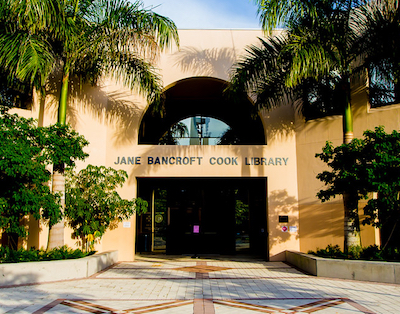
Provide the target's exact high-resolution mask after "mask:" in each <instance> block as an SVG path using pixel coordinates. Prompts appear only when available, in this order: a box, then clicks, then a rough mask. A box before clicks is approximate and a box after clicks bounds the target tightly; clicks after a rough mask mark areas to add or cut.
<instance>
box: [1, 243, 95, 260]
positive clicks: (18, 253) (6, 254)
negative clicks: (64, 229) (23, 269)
mask: <svg viewBox="0 0 400 314" xmlns="http://www.w3.org/2000/svg"><path fill="white" fill-rule="evenodd" d="M93 253H94V252H90V253H84V252H82V251H81V250H79V249H75V250H73V249H71V248H69V247H67V246H62V247H59V248H54V249H52V250H51V251H46V250H44V249H41V250H36V249H34V248H31V249H29V250H25V249H23V248H20V249H18V250H12V249H10V248H9V247H4V246H3V247H0V263H19V262H35V261H51V260H62V259H75V258H82V257H85V256H88V255H91V254H93Z"/></svg>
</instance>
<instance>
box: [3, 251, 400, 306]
mask: <svg viewBox="0 0 400 314" xmlns="http://www.w3.org/2000/svg"><path fill="white" fill-rule="evenodd" d="M60 271H62V270H60ZM3 313H21V314H25V313H35V314H44V313H46V314H55V313H60V314H64V313H66V314H68V313H99V314H100V313H124V314H125V313H132V314H139V313H140V314H142V313H143V314H144V313H154V314H188V313H194V314H200V313H201V314H228V313H229V314H255V313H400V285H390V284H379V283H368V282H356V281H349V280H337V279H328V278H318V277H313V276H309V275H306V274H303V273H302V272H300V271H298V270H296V269H294V268H292V267H290V266H288V265H286V264H285V263H282V262H265V261H263V260H257V259H253V258H241V257H215V256H214V257H210V258H200V259H191V258H190V257H184V256H183V257H182V256H181V257H170V256H138V257H137V259H136V261H135V262H126V263H119V264H117V265H114V266H113V267H111V268H109V269H107V270H105V271H103V272H100V273H97V274H96V275H94V276H92V277H90V278H88V279H81V280H70V281H59V282H51V283H44V284H38V285H21V286H15V287H0V314H3Z"/></svg>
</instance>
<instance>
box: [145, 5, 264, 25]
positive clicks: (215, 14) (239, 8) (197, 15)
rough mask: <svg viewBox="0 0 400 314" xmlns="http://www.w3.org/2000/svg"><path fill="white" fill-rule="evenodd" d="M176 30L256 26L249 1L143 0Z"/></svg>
mask: <svg viewBox="0 0 400 314" xmlns="http://www.w3.org/2000/svg"><path fill="white" fill-rule="evenodd" d="M142 2H143V4H144V6H145V7H146V8H153V11H155V12H157V13H159V14H161V15H164V16H167V17H169V18H171V19H172V20H173V21H174V22H175V24H176V25H177V26H178V28H179V29H221V28H222V29H259V28H260V26H259V22H258V17H257V6H256V5H254V3H253V1H252V0H143V1H142Z"/></svg>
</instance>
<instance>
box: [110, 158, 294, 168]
mask: <svg viewBox="0 0 400 314" xmlns="http://www.w3.org/2000/svg"><path fill="white" fill-rule="evenodd" d="M288 161H289V157H286V158H285V157H244V158H243V159H241V158H240V157H210V158H203V157H193V156H192V157H188V156H184V157H181V156H168V157H167V156H161V157H160V156H146V157H143V156H137V157H128V156H119V157H117V158H116V160H115V161H114V164H116V165H176V166H187V165H199V166H200V165H203V164H210V165H212V166H214V165H216V166H218V165H219V166H221V165H230V166H239V165H243V164H244V165H247V166H250V165H254V166H287V164H288Z"/></svg>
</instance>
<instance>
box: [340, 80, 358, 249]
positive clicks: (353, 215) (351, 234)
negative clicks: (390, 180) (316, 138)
mask: <svg viewBox="0 0 400 314" xmlns="http://www.w3.org/2000/svg"><path fill="white" fill-rule="evenodd" d="M345 90H346V98H345V108H344V112H343V143H344V144H349V143H350V142H351V141H352V140H353V138H354V133H353V112H352V110H351V100H350V83H349V82H347V83H346V87H345ZM343 205H344V251H345V252H346V253H347V252H348V250H349V248H350V247H352V246H360V245H361V236H360V221H359V218H358V198H357V195H353V194H352V193H350V192H348V191H344V193H343Z"/></svg>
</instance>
